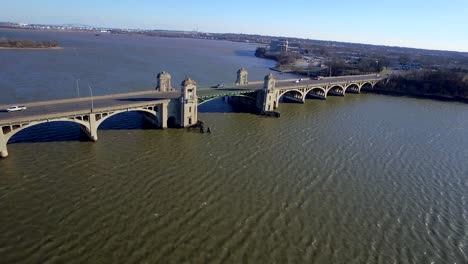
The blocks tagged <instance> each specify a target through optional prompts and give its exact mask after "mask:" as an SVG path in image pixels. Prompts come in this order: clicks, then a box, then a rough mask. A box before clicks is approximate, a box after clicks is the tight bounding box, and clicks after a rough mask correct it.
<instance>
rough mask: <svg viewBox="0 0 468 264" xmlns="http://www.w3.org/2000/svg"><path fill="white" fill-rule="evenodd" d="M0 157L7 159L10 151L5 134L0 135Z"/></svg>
mask: <svg viewBox="0 0 468 264" xmlns="http://www.w3.org/2000/svg"><path fill="white" fill-rule="evenodd" d="M0 157H2V158H6V157H8V149H7V144H6V140H5V136H4V135H3V132H2V133H0Z"/></svg>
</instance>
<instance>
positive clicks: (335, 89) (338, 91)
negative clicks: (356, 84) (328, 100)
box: [326, 84, 346, 96]
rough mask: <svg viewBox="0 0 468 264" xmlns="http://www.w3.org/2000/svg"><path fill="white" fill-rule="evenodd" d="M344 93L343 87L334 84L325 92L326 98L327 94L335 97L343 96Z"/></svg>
mask: <svg viewBox="0 0 468 264" xmlns="http://www.w3.org/2000/svg"><path fill="white" fill-rule="evenodd" d="M345 92H346V89H345V87H344V86H342V85H339V84H335V85H333V86H331V87H330V88H329V89H328V90H327V94H326V96H328V94H331V95H336V96H344V95H345Z"/></svg>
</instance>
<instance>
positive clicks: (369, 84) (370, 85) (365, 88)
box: [359, 82, 375, 91]
mask: <svg viewBox="0 0 468 264" xmlns="http://www.w3.org/2000/svg"><path fill="white" fill-rule="evenodd" d="M374 86H375V83H372V82H364V83H362V84H361V88H360V89H359V90H363V91H370V90H373V89H374Z"/></svg>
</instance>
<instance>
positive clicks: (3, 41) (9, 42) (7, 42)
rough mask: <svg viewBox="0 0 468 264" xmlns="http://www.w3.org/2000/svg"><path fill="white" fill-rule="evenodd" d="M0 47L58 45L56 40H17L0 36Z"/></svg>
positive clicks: (52, 46)
mask: <svg viewBox="0 0 468 264" xmlns="http://www.w3.org/2000/svg"><path fill="white" fill-rule="evenodd" d="M0 47H4V48H55V47H58V42H57V41H50V40H42V41H34V40H19V39H7V38H0Z"/></svg>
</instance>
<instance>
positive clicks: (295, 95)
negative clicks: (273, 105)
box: [277, 89, 305, 102]
mask: <svg viewBox="0 0 468 264" xmlns="http://www.w3.org/2000/svg"><path fill="white" fill-rule="evenodd" d="M284 96H287V97H288V98H289V99H292V100H294V101H298V102H304V98H305V94H304V93H303V92H302V91H301V90H298V89H290V90H284V91H281V92H280V93H279V95H278V100H277V101H278V102H280V100H281V99H283V100H284Z"/></svg>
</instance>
